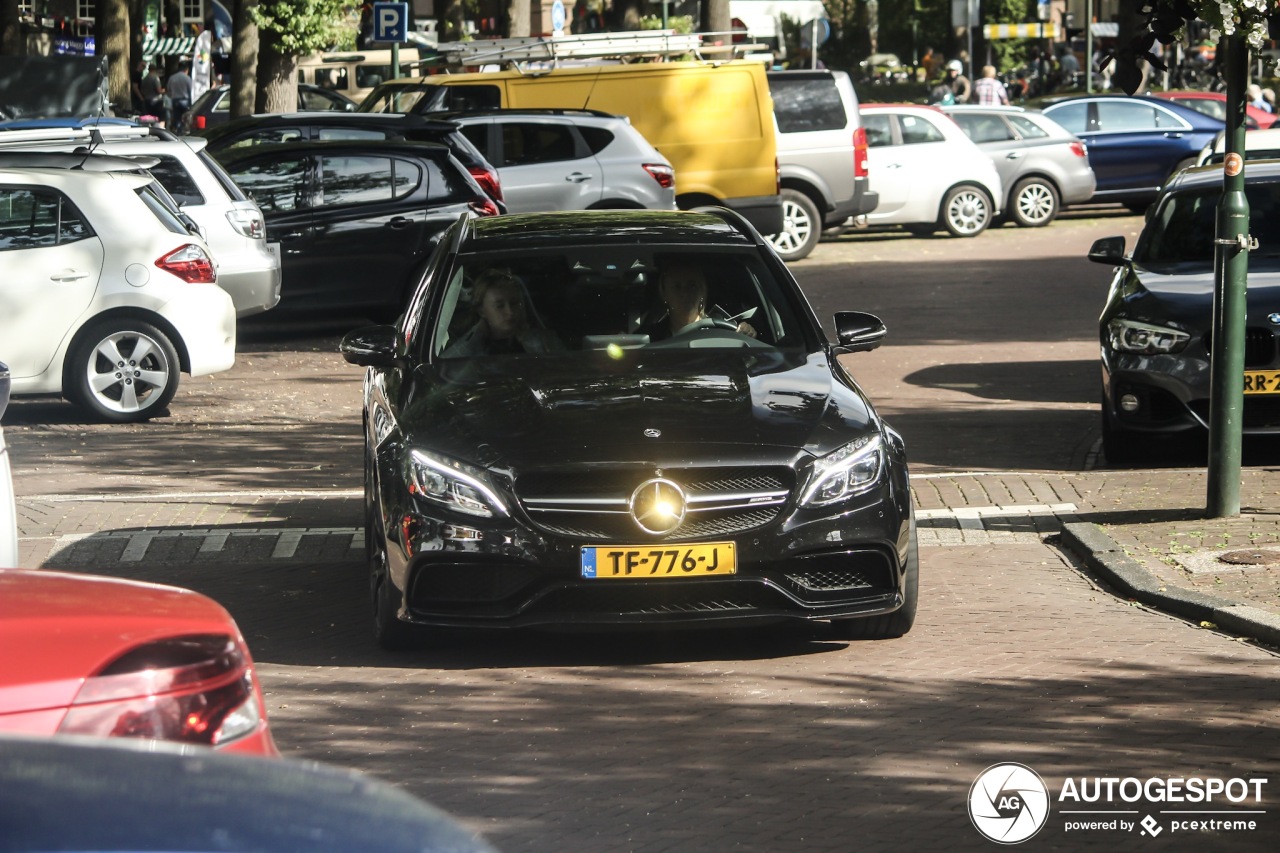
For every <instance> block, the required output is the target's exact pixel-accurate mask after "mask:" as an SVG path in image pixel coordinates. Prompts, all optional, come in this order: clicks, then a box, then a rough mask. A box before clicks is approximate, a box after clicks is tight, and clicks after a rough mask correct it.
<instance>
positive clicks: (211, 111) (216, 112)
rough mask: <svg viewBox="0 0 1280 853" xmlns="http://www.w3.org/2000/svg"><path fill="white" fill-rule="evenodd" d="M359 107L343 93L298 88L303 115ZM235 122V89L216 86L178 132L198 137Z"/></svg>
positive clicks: (309, 86) (303, 85)
mask: <svg viewBox="0 0 1280 853" xmlns="http://www.w3.org/2000/svg"><path fill="white" fill-rule="evenodd" d="M356 106H357V103H356V101H353V100H352V99H351V98H348V97H347V96H346V95H344V94H342V93H341V92H335V91H333V90H331V89H326V88H324V87H322V86H316V85H313V84H311V83H299V84H298V110H299V111H301V112H316V111H329V110H333V111H337V112H347V113H349V112H355V109H356ZM230 120H231V87H230V86H214V87H213V88H212V89H210V90H209V91H207V92H205V93H204V94H203V95H201V96H200V97H198V98H196V100H195V102H194V103H193V104H192V105H191V109H189V110H187V111H186V112H185V113H183V114H182V117H181V118H180V119H178V122H177V127H176V128H175V129H176V130H177V131H178V133H180V134H188V133H198V132H200V131H202V130H208V129H209V128H211V127H213V126H215V125H218V124H222V123H223V122H227V121H230Z"/></svg>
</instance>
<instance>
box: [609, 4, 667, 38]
mask: <svg viewBox="0 0 1280 853" xmlns="http://www.w3.org/2000/svg"><path fill="white" fill-rule="evenodd" d="M655 14H657V15H658V16H659V17H661V16H662V7H661V5H659V6H658V9H657V12H656V13H655ZM641 17H643V12H642V10H641V0H614V3H613V7H612V8H611V9H608V10H607V11H606V12H605V20H606V21H607V22H608V24H609V28H610V29H614V30H624V31H627V30H638V29H640V18H641Z"/></svg>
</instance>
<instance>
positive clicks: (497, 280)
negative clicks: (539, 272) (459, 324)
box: [441, 269, 564, 358]
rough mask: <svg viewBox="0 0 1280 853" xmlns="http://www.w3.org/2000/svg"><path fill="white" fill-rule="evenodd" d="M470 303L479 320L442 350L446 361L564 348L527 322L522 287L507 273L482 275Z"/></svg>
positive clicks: (538, 326) (490, 271) (490, 272)
mask: <svg viewBox="0 0 1280 853" xmlns="http://www.w3.org/2000/svg"><path fill="white" fill-rule="evenodd" d="M471 304H472V306H473V307H474V308H475V310H476V313H477V314H479V315H480V320H479V321H478V322H477V323H476V324H475V325H474V326H472V327H471V328H470V329H469V330H467V332H466V333H465V334H464V335H463V336H462V337H460V338H458V340H456V341H454V342H453V343H451V344H449V346H448V347H446V348H445V350H444V352H443V353H441V355H442V356H444V357H445V358H462V357H467V356H477V355H503V354H510V353H540V352H558V351H560V350H563V349H564V345H563V344H562V343H561V342H560V340H559V339H558V338H557V337H556V336H555V335H554V334H553V333H552V332H550V331H548V330H547V329H544V328H542V327H541V326H540V325H536V324H534V323H531V322H530V320H529V308H528V306H527V304H526V297H525V291H524V285H522V284H521V283H520V280H519V279H518V278H516V277H515V276H514V275H512V274H511V273H509V272H507V271H506V270H499V269H492V270H487V271H486V272H484V273H482V274H481V275H480V277H479V278H478V279H476V281H475V283H474V284H473V285H472V286H471Z"/></svg>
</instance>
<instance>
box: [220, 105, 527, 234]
mask: <svg viewBox="0 0 1280 853" xmlns="http://www.w3.org/2000/svg"><path fill="white" fill-rule="evenodd" d="M201 135H202V136H204V138H205V139H206V140H208V143H209V147H208V149H207V150H208V151H209V153H210V154H213V155H214V156H217V154H218V152H220V151H225V150H226V149H228V148H242V147H246V146H250V145H278V144H279V143H281V142H307V141H312V140H318V141H325V140H335V139H407V140H410V141H413V142H439V143H440V144H441V145H445V146H447V147H448V148H449V151H450V152H452V154H453V156H454V157H457V158H458V161H459V162H460V163H462V165H463V166H465V167H466V168H467V171H468V172H470V173H471V177H473V178H475V179H476V183H478V184H479V185H480V186H481V187H482V188H483V189H484V191H485V192H487V193H488V194H489V197H490V198H492V199H493V201H494V204H496V205H498V207H499V209H500V210H501V211H502V212H503V213H506V212H507V211H506V205H505V202H503V200H502V182H501V180H500V179H499V178H498V170H497V169H495V168H494V167H493V165H492V164H491V163H490V162H489V161H488V160H486V159H485V158H484V155H483V154H481V153H480V150H479V149H478V148H476V146H475V145H473V144H472V143H471V140H469V139H467V137H465V136H463V134H462V131H461V130H460V129H459V127H458V125H457V123H456V122H451V121H437V120H436V119H434V118H430V117H427V116H419V115H403V114H399V113H339V112H307V113H264V114H262V115H254V116H246V117H245V118H238V119H233V120H232V121H229V122H226V123H225V124H219V125H215V126H214V127H211V128H209V129H208V130H205V131H201Z"/></svg>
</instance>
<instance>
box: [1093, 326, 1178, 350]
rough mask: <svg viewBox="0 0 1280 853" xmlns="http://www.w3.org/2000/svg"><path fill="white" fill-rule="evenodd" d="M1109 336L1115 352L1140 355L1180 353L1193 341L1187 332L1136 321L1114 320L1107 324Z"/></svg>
mask: <svg viewBox="0 0 1280 853" xmlns="http://www.w3.org/2000/svg"><path fill="white" fill-rule="evenodd" d="M1107 336H1108V338H1109V339H1110V341H1111V348H1112V349H1113V350H1117V351H1119V352H1136V353H1138V354H1140V355H1157V354H1159V353H1167V352H1178V351H1179V350H1181V349H1182V348H1183V347H1185V346H1186V345H1187V342H1188V341H1190V340H1191V336H1190V335H1188V334H1187V333H1186V332H1182V331H1179V330H1177V329H1170V328H1169V327H1167V326H1153V325H1151V324H1149V323H1139V322H1137V321H1136V320H1112V321H1111V322H1109V323H1107Z"/></svg>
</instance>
